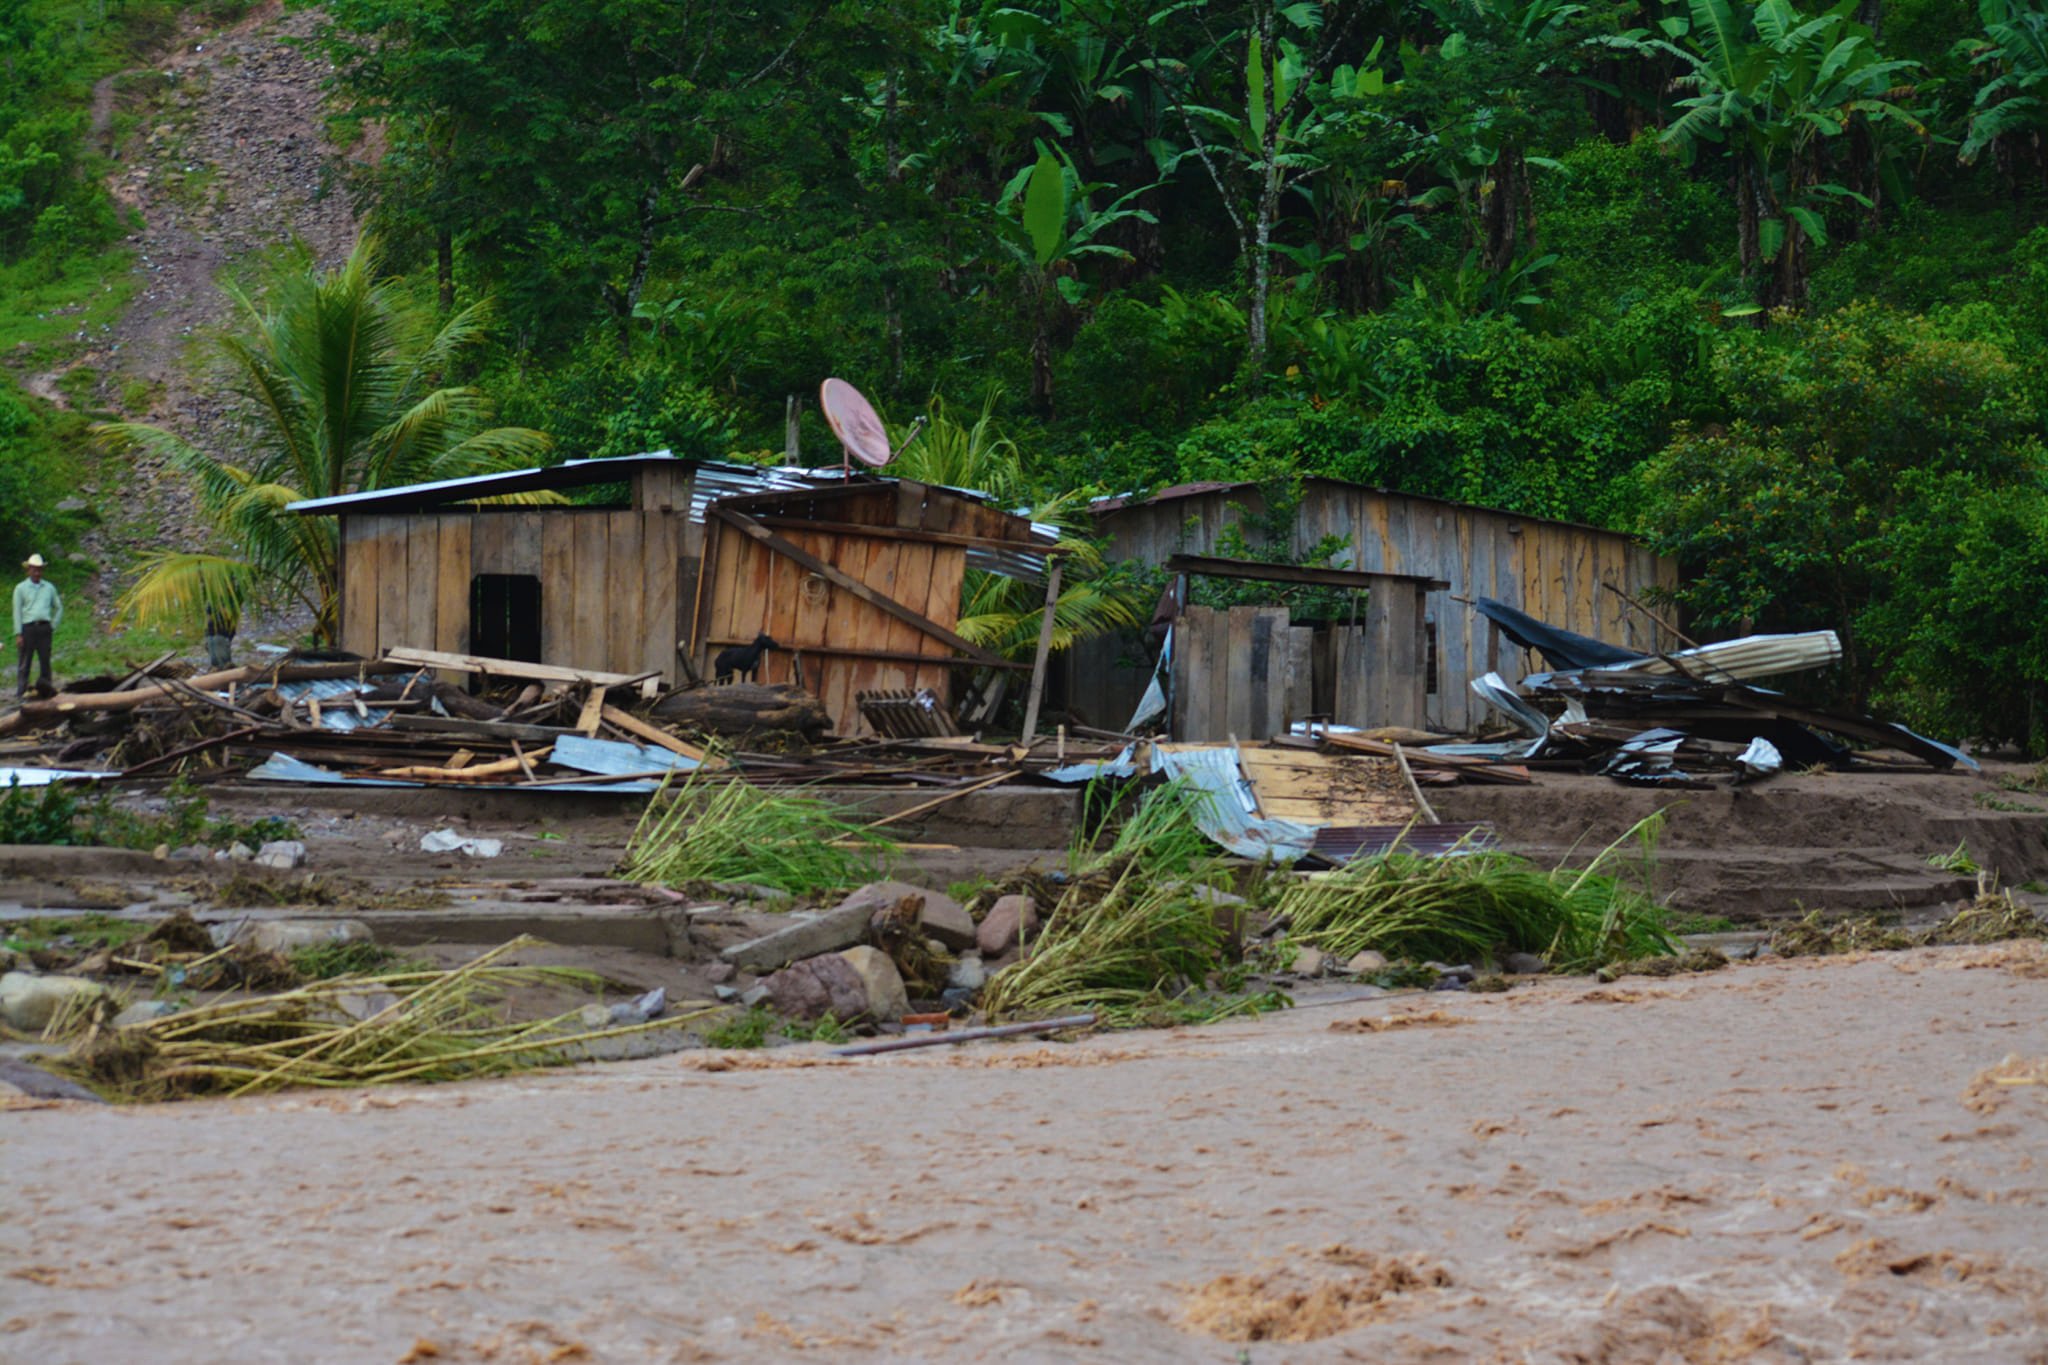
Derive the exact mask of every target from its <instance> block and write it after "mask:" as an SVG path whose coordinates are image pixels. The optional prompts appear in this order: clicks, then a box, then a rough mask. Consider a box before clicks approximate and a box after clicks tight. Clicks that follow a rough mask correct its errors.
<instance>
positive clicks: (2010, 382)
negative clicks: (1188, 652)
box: [0, 0, 2048, 745]
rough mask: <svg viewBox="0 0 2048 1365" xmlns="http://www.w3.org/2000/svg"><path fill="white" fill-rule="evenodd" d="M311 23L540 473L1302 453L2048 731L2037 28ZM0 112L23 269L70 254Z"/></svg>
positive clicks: (2032, 730)
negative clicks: (582, 465) (1536, 532)
mask: <svg viewBox="0 0 2048 1365" xmlns="http://www.w3.org/2000/svg"><path fill="white" fill-rule="evenodd" d="M83 8H84V7H82V6H80V5H76V4H63V3H59V0H0V34H5V33H7V32H9V31H10V29H9V22H10V21H9V20H8V18H6V17H5V16H9V15H17V14H27V15H29V16H31V22H30V27H31V28H32V29H34V28H36V25H37V23H39V22H43V20H46V19H47V17H48V16H51V15H55V14H58V13H60V12H61V13H63V14H65V15H76V14H80V13H83ZM324 9H325V11H326V13H327V14H328V15H329V17H330V18H331V19H332V20H333V21H334V24H333V27H332V28H331V29H330V31H329V47H330V52H331V55H332V56H333V57H334V58H335V60H336V62H337V66H338V75H337V78H336V86H335V91H334V95H335V99H336V101H337V108H338V109H345V110H347V111H348V112H349V113H350V114H351V115H352V117H354V118H357V119H372V118H374V119H376V120H379V121H380V124H381V126H382V128H383V131H384V134H385V141H386V142H387V143H388V148H389V151H388V154H387V155H385V156H384V157H383V159H382V160H381V161H380V162H379V163H378V164H377V166H376V167H375V168H374V169H373V170H370V171H368V172H366V173H365V175H364V179H363V182H362V183H361V184H360V185H359V186H357V189H358V191H359V193H360V195H361V197H362V202H363V203H364V204H365V205H366V206H367V207H368V208H369V209H370V210H371V212H372V213H373V214H374V218H375V221H376V223H377V226H378V230H379V232H380V233H381V234H382V236H383V238H384V240H385V241H386V243H387V244H388V246H389V248H390V250H391V263H392V265H393V266H394V267H395V268H397V269H399V270H401V271H403V272H405V273H406V274H408V275H409V276H411V277H412V278H411V281H410V283H411V284H412V286H413V287H414V290H415V292H416V293H417V294H418V295H419V296H420V297H423V298H429V299H431V298H435V297H438V299H439V301H440V306H441V308H442V309H443V311H444V312H447V313H453V312H455V311H457V310H458V308H459V307H461V306H464V305H466V304H468V303H470V302H473V301H476V300H481V299H486V298H488V299H490V300H492V301H493V303H494V306H495V307H496V309H497V314H498V318H499V320H500V324H501V325H500V327H499V328H498V337H497V340H496V341H495V342H494V343H493V345H492V346H491V347H489V348H487V349H486V350H484V351H482V352H480V353H479V355H478V357H477V359H476V360H475V362H474V364H475V367H476V370H477V373H476V374H475V376H474V378H475V381H476V383H477V385H478V387H480V388H481V389H483V390H484V391H485V392H488V393H490V394H492V395H493V396H494V397H495V398H496V399H497V400H498V402H499V406H500V411H501V413H502V415H503V419H504V420H506V421H508V422H510V423H513V424H516V425H522V426H531V427H536V428H541V429H544V430H546V431H548V432H549V433H550V434H552V435H553V436H554V437H555V438H556V440H557V443H558V449H559V451H560V452H561V453H562V454H564V455H570V456H590V455H605V454H620V453H627V452H630V451H633V450H637V449H645V448H659V447H663V446H666V447H668V448H670V449H673V450H675V451H677V452H678V453H682V454H740V455H745V454H749V453H752V454H757V455H758V454H761V453H763V452H767V451H779V450H780V449H781V447H782V446H783V444H784V414H785V411H786V403H787V400H788V399H789V398H790V397H791V396H796V397H797V398H798V399H799V400H805V399H807V397H808V395H810V394H812V393H814V392H815V389H816V385H817V383H818V381H819V379H820V378H822V377H823V376H824V375H826V374H839V375H841V376H843V377H845V378H847V379H849V380H851V381H852V382H854V383H856V384H858V385H859V386H861V387H862V388H863V389H864V390H866V391H867V392H869V393H870V394H871V395H872V396H874V397H875V398H876V400H877V401H878V403H880V404H881V405H882V406H883V408H884V410H885V412H886V413H887V414H888V415H889V416H890V417H891V418H892V419H894V420H895V421H896V422H897V423H899V424H900V423H901V422H902V420H903V418H904V417H905V416H907V415H908V414H910V413H913V412H916V411H920V410H923V409H925V408H926V407H927V405H928V404H929V403H930V402H931V401H932V400H933V398H934V397H935V396H938V397H942V398H943V399H944V400H945V401H947V402H949V403H951V404H952V405H953V408H954V410H955V411H963V412H965V411H973V410H975V409H976V408H977V407H979V406H980V405H981V404H982V403H983V402H984V401H989V400H991V399H992V400H993V402H994V403H995V407H994V409H993V418H992V421H993V423H994V427H995V429H996V430H999V431H1000V432H1001V433H1003V434H1005V435H1006V436H1007V437H1009V438H1010V439H1011V440H1013V441H1014V442H1015V443H1016V448H1017V452H1018V460H1017V463H1018V467H1019V469H1020V470H1021V475H1022V481H1023V484H1024V485H1025V486H1024V487H1023V488H1022V489H1021V490H1020V500H1029V501H1032V502H1036V503H1043V502H1046V501H1049V500H1050V499H1052V498H1053V497H1055V496H1058V495H1065V496H1072V495H1076V494H1081V493H1086V492H1089V491H1097V490H1100V491H1122V490H1124V489H1129V488H1135V487H1144V486H1148V485H1158V484H1163V483H1168V482H1174V481H1179V480H1184V479H1193V478H1211V477H1219V476H1222V477H1231V478H1244V479H1254V480H1261V481H1274V482H1284V481H1285V480H1287V479H1289V478H1292V477H1294V476H1297V475H1300V474H1309V473H1322V474H1330V475H1336V476H1340V477H1345V478H1352V479H1358V480H1363V481H1368V482H1373V483H1379V484H1385V485H1389V486H1393V487H1396V488H1401V489H1406V490H1411V491H1415V492H1420V493H1429V494H1435V495H1441V496H1448V497H1453V498H1460V499H1466V500H1471V501H1477V502H1482V503H1487V504H1490V505H1495V506H1500V507H1505V508H1509V509H1513V510H1518V511H1525V512H1528V513H1532V514H1548V515H1556V516H1565V517H1571V518H1576V519H1581V520H1587V521H1593V522H1599V523H1603V524H1609V525H1615V526H1621V527H1625V528H1627V529H1631V530H1636V531H1639V532H1641V533H1643V534H1646V535H1648V536H1650V537H1652V538H1654V539H1655V540H1656V541H1657V542H1658V543H1659V544H1660V545H1661V546H1662V547H1663V548H1665V549H1667V550H1669V551H1671V552H1673V553H1676V554H1678V555H1679V556H1680V557H1681V558H1682V559H1683V560H1684V561H1685V564H1686V568H1687V570H1688V573H1689V574H1690V575H1691V576H1692V586H1691V587H1689V588H1688V589H1687V590H1686V591H1685V592H1684V593H1683V594H1682V595H1683V597H1684V599H1685V600H1684V601H1683V603H1682V604H1681V605H1682V606H1683V607H1684V608H1685V609H1686V610H1687V611H1688V612H1689V613H1690V618H1691V619H1692V620H1693V621H1694V622H1696V623H1697V624H1698V625H1699V626H1700V628H1701V629H1702V630H1703V631H1709V632H1730V631H1734V630H1738V629H1741V628H1744V627H1745V626H1748V627H1754V628H1767V627H1777V628H1787V629H1789V628H1808V627H1821V626H1829V627H1834V628H1837V629H1840V630H1842V631H1844V633H1845V635H1846V636H1847V638H1848V639H1849V640H1850V642H1851V648H1852V655H1851V659H1850V661H1849V664H1848V666H1847V668H1846V670H1845V673H1844V675H1843V679H1842V681H1843V682H1844V683H1845V684H1846V690H1847V691H1848V692H1849V693H1851V694H1853V695H1855V696H1858V697H1862V698H1867V699H1868V700H1869V701H1870V702H1871V703H1872V704H1873V705H1876V706H1879V707H1881V708H1885V709H1887V710H1890V711H1892V712H1893V713H1895V714H1898V715H1900V716H1901V717H1902V718H1904V719H1907V720H1909V721H1918V722H1921V723H1924V724H1928V725H1936V726H1940V727H1942V728H1943V729H1945V730H1948V731H1952V732H1954V733H1956V734H1958V735H1959V736H1975V737H1980V738H1989V739H1995V740H2017V741H2022V742H2026V743H2030V744H2036V745H2038V744H2040V743H2041V742H2042V741H2043V740H2044V739H2048V734H2044V720H2043V719H2042V718H2041V717H2040V715H2039V713H2040V712H2041V710H2042V708H2041V705H2040V703H2039V701H2038V699H2037V698H2038V693H2039V689H2040V687H2041V682H2040V679H2041V677H2042V673H2041V663H2042V658H2043V654H2044V651H2048V638H2043V639H2041V640H2039V641H2037V640H2035V639H2034V637H2033V634H2032V633H2030V631H2029V630H2028V629H2025V628H2022V629H2019V630H2017V631H2014V630H2011V629H2008V625H2009V623H2011V622H2014V621H2017V620H2021V619H2032V613H2027V612H2024V611H2022V610H2021V607H2022V606H2023V605H2030V604H2031V602H2030V599H2031V598H2032V597H2033V596H2034V595H2035V594H2036V592H2037V588H2036V585H2037V584H2038V582H2039V569H2040V560H2041V557H2042V555H2043V553H2044V551H2043V549H2042V542H2043V537H2044V535H2048V529H2044V526H2043V522H2042V519H2041V512H2040V509H2041V507H2042V506H2043V505H2044V502H2048V494H2044V488H2043V479H2042V472H2041V450H2042V445H2041V442H2042V438H2043V435H2044V433H2043V426H2042V424H2043V422H2044V420H2048V402H2044V398H2048V395H2044V394H2043V393H2042V392H2041V389H2042V386H2043V383H2044V381H2043V379H2042V377H2041V376H2042V375H2043V373H2044V367H2043V366H2042V364H2041V359H2042V354H2043V350H2044V347H2048V308H2044V307H2043V305H2044V303H2048V236H2044V235H2043V229H2042V225H2043V222H2044V218H2043V207H2044V203H2048V198H2044V196H2048V154H2044V151H2043V142H2042V138H2043V135H2044V132H2048V3H2044V0H1977V2H1976V4H1975V5H1974V6H1973V4H1972V3H1971V0H1889V3H1886V0H1868V2H1867V3H1862V4H1856V3H1844V4H1838V5H1835V6H1833V7H1827V8H1823V7H1821V6H1820V5H1818V4H1817V3H1815V2H1814V0H1800V2H1799V3H1794V2H1793V0H1761V3H1750V0H1569V2H1568V0H1399V2H1395V0H1375V3H1370V4H1366V3H1359V2H1357V0H1325V2H1324V3H1317V2H1316V0H1304V2H1303V3H1298V4H1281V3H1275V2H1274V0H1213V2H1212V3H1203V4H1172V3H1168V0H1145V2H1144V3H1131V2H1129V0H1020V2H1019V3H1011V4H1003V3H977V2H976V0H909V3H906V4H902V5H896V6H889V7H876V6H871V5H864V4H853V3H850V0H810V2H808V3H803V4H797V3H790V0H753V3H748V4H744V5H718V6H677V5H656V4H635V3H627V2H626V0H597V3H587V2H586V3H581V4H574V5H572V4H567V3H563V2H562V0H520V2H519V3H512V2H511V0H462V3H457V2H456V0H328V3H326V4H325V5H324ZM38 16H40V18H38ZM16 27H19V25H16ZM45 30H47V32H45ZM37 31H38V32H39V33H43V37H40V38H38V39H36V41H58V39H56V38H51V37H50V36H49V35H50V34H51V33H54V32H55V30H54V28H51V27H50V25H49V24H48V23H46V22H44V23H43V28H42V29H37ZM5 41H6V39H4V38H0V44H4V42H5ZM65 41H69V40H65ZM51 69H54V68H51ZM51 79H52V80H55V79H57V78H56V77H52V78H51ZM63 79H74V78H72V77H64V78H63ZM36 88H37V89H43V90H45V92H46V93H47V91H48V90H50V89H55V88H56V86H45V87H36ZM71 93H72V96H73V97H74V99H75V96H76V93H77V90H76V87H71ZM28 99H29V102H30V104H32V105H33V106H34V108H35V109H38V110H41V111H43V112H42V114H38V115H37V117H43V116H44V115H48V116H49V117H50V118H56V117H57V114H58V113H59V112H62V111H63V110H66V109H68V110H69V111H70V114H71V115H73V116H75V115H76V114H77V106H76V105H75V103H74V104H72V105H60V104H58V103H52V102H50V100H49V99H46V98H44V97H43V96H37V95H31V96H29V97H28ZM38 100H41V101H42V102H41V103H37V102H36V101H38ZM13 107H14V106H13V104H11V103H8V102H6V100H5V99H4V97H0V109H5V108H13ZM6 117H8V116H6V115H0V138H4V139H6V141H5V146H6V147H7V148H8V149H9V150H8V151H7V152H6V153H5V155H4V156H0V163H4V165H15V164H16V163H20V164H21V165H23V166H28V169H24V170H19V171H18V173H17V172H10V171H7V170H5V169H4V168H0V199H4V186H5V185H7V184H9V183H13V182H10V181H7V180H6V178H5V177H6V176H7V175H8V174H17V179H18V180H19V182H20V183H21V184H22V185H25V186H26V185H32V186H40V187H43V188H41V189H36V190H34V191H33V192H34V193H37V194H41V195H42V196H43V198H41V199H39V200H37V201H36V202H37V203H38V204H39V205H40V207H38V208H37V209H36V210H35V216H34V217H33V218H30V219H23V218H21V216H20V214H22V213H26V212H27V211H28V210H27V209H26V208H22V209H21V210H19V211H18V212H17V213H16V216H15V217H14V218H12V219H9V218H7V217H6V214H7V213H8V210H7V209H6V208H5V207H4V204H0V260H6V261H21V260H26V259H28V256H27V254H24V253H32V251H33V241H32V239H33V237H34V234H35V224H36V223H38V222H40V221H41V220H42V218H43V217H44V216H45V215H46V214H47V213H48V212H50V211H51V210H52V209H53V208H56V207H63V208H64V209H65V210H66V211H67V212H69V213H72V214H73V215H74V221H75V222H77V223H80V224H89V223H90V222H92V221H96V220H94V219H93V218H92V216H91V214H89V213H87V212H85V210H84V208H83V207H81V203H82V201H81V203H73V202H71V201H68V200H63V196H62V195H61V194H59V195H57V197H56V198H52V197H51V195H52V194H56V191H54V190H51V189H49V188H48V187H49V186H51V185H53V184H55V183H56V182H55V181H52V180H50V178H49V176H48V175H47V174H46V171H45V170H42V169H36V167H38V166H42V164H43V162H42V160H39V159H38V158H39V157H42V156H43V154H42V153H37V154H35V155H34V156H31V155H30V154H29V153H28V152H27V151H25V150H24V149H25V148H27V147H28V146H29V145H30V141H31V140H32V139H31V138H30V136H29V133H28V132H19V133H18V134H17V132H16V131H10V129H14V128H15V127H16V125H20V126H21V127H27V125H26V124H25V123H23V119H24V117H25V116H23V115H13V116H12V117H13V119H14V123H13V124H10V123H7V122H5V121H4V119H5V118H6ZM36 127H37V128H40V127H42V125H40V124H38V125H36ZM35 139H37V140H39V141H38V143H37V145H43V146H49V145H55V144H54V142H52V140H51V138H49V137H46V136H45V135H44V134H43V133H42V132H35ZM61 155H64V156H72V160H71V161H68V162H65V163H64V164H66V165H76V164H78V161H77V156H76V155H75V154H73V153H61ZM29 163H34V164H33V165H29ZM79 193H81V194H87V196H88V197H90V195H89V193H88V192H87V191H84V190H80V191H79ZM60 201H62V202H61V204H60ZM53 221H59V220H53ZM9 222H12V223H14V224H15V226H14V227H13V228H12V229H9V228H8V227H7V226H6V225H7V223H9ZM23 223H26V224H27V226H22V224H23ZM55 230H56V229H55V228H49V229H46V230H45V235H46V236H47V235H48V233H50V232H54V231H55ZM81 230H83V229H81ZM9 232H12V234H13V235H8V234H9ZM8 268H13V267H12V266H9V267H8ZM465 377H469V376H468V375H465ZM6 425H7V415H6V412H5V409H4V406H0V441H4V440H6V439H8V438H7V437H6V435H5V431H6ZM801 436H802V441H803V445H804V450H805V453H806V454H807V455H809V456H812V457H813V458H815V457H816V456H818V455H819V454H820V453H822V452H827V451H832V450H834V449H835V447H834V446H833V445H832V443H831V439H830V437H829V434H828V433H827V432H826V431H825V429H824V427H823V424H822V423H821V422H820V421H819V420H818V419H817V417H816V415H815V413H814V411H806V413H805V415H804V416H803V418H802V423H801ZM0 468H4V466H0ZM6 477H7V475H6V474H5V473H4V472H0V480H4V479H5V478H6ZM6 492H7V489H6V488H5V487H4V486H0V495H4V494H5V493H6ZM0 539H5V537H4V536H0ZM1009 607H1010V604H1007V603H1005V604H1002V608H1001V611H1000V612H994V613H991V615H992V616H993V615H1006V616H1009V617H1015V616H1017V615H1018V613H1015V612H1011V611H1010V610H1009ZM1003 633H1005V634H1008V633H1010V632H1009V631H1008V630H1007V629H1006V630H1005V631H1004V632H1003Z"/></svg>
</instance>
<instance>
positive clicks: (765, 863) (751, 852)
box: [619, 770, 896, 896]
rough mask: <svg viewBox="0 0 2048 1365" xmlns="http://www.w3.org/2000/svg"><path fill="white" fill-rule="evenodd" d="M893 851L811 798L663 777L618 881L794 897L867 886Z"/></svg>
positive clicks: (727, 780)
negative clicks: (724, 885)
mask: <svg viewBox="0 0 2048 1365" xmlns="http://www.w3.org/2000/svg"><path fill="white" fill-rule="evenodd" d="M895 851H896V845H895V843H894V842H893V841H892V840H890V839H888V838H887V837H885V836H883V835H880V834H877V833H875V832H874V831H873V830H870V829H867V828H865V827H863V826H861V825H858V824H855V823H853V822H852V821H849V820H846V819H844V818H842V817H841V816H840V815H839V814H838V813H837V812H836V811H834V810H833V809H832V807H831V806H829V805H827V804H826V803H825V802H823V801H820V800H818V799H817V798H815V797H809V796H796V795H791V794H789V793H785V792H771V791H765V790H763V789H761V788H759V787H756V786H752V785H751V784H749V783H747V782H746V781H744V780H742V779H740V778H738V777H734V776H731V775H730V774H728V773H723V772H721V773H717V774H708V773H705V772H703V771H701V770H699V771H695V772H691V773H689V774H688V775H686V776H684V777H682V778H681V779H680V780H677V779H675V778H670V779H669V780H668V781H666V782H665V783H664V784H663V787H662V790H661V791H660V792H657V793H656V794H655V796H654V799H653V800H651V801H649V802H648V804H647V810H646V812H645V813H644V814H643V815H642V816H641V817H640V823H639V825H638V826H636V827H635V828H634V830H633V837H632V839H631V840H629V841H628V843H627V845H626V856H625V859H624V861H623V862H622V863H621V864H620V866H619V874H620V875H621V876H623V877H626V878H628V879H630V880H633V881H642V882H660V883H661V884H663V885H665V886H675V887H683V886H696V885H704V884H708V883H711V882H744V883H747V884H750V885H753V886H765V887H771V888H773V889H775V890H778V891H787V892H789V893H790V894H792V895H799V896H801V895H807V894H810V893H813V892H820V891H836V890H840V889H842V888H845V887H852V886H858V885H860V884H861V883H862V882H868V881H873V880H874V879H875V878H877V877H879V876H881V875H883V874H884V873H885V872H886V870H887V867H888V864H889V863H890V861H891V860H892V858H893V856H894V854H895Z"/></svg>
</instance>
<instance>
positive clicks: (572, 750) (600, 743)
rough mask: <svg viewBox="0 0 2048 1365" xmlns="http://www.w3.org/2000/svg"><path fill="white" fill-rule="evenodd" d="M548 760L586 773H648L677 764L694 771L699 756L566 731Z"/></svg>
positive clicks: (686, 770)
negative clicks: (689, 755)
mask: <svg viewBox="0 0 2048 1365" xmlns="http://www.w3.org/2000/svg"><path fill="white" fill-rule="evenodd" d="M548 762H550V763H555V764H559V765H561V766H562V767H564V768H574V769H576V771H578V772H582V773H614V774H618V775H620V776H623V775H625V774H627V773H646V772H652V771H655V770H656V769H660V768H673V769H674V770H675V771H677V772H679V773H687V772H694V771H696V769H697V768H699V767H700V766H702V765H700V764H699V763H698V762H697V760H696V759H694V758H690V757H688V756H687V755H684V754H679V753H676V752H674V751H672V750H669V749H663V748H659V747H657V746H655V745H652V744H632V743H628V742H627V741H625V740H618V739H590V738H588V737H586V736H584V735H563V736H561V737H560V738H559V739H557V740H556V741H555V747H554V749H553V750H552V751H551V752H550V753H549V754H548Z"/></svg>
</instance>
